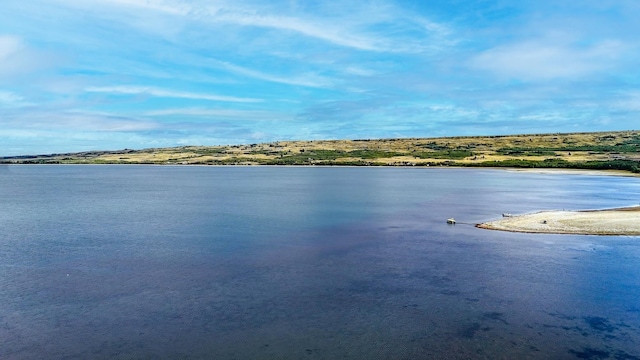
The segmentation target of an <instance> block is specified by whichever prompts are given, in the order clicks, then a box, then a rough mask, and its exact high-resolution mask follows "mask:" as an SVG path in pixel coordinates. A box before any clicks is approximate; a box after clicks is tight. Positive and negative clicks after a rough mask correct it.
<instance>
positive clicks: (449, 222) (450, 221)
mask: <svg viewBox="0 0 640 360" xmlns="http://www.w3.org/2000/svg"><path fill="white" fill-rule="evenodd" d="M455 223H456V219H454V218H449V219H447V224H455Z"/></svg>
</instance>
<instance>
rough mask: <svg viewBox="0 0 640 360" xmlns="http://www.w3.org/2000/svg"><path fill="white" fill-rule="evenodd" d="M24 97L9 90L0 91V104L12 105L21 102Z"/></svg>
mask: <svg viewBox="0 0 640 360" xmlns="http://www.w3.org/2000/svg"><path fill="white" fill-rule="evenodd" d="M23 100H24V98H23V97H22V96H20V95H16V94H15V93H13V92H11V91H0V104H3V103H4V104H7V105H13V104H16V103H22V101H23Z"/></svg>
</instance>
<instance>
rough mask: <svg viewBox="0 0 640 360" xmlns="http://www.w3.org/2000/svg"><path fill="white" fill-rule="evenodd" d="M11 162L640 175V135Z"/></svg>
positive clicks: (290, 145) (339, 143) (301, 144)
mask: <svg viewBox="0 0 640 360" xmlns="http://www.w3.org/2000/svg"><path fill="white" fill-rule="evenodd" d="M0 163H4V164H16V163H19V164H176V165H195V164H197V165H358V166H362V165H365V166H366V165H368V166H438V165H445V166H508V167H542V168H582V169H618V170H627V171H632V172H640V131H619V132H598V133H571V134H532V135H509V136H471V137H449V138H415V139H380V140H326V141H278V142H272V143H263V144H249V145H232V146H183V147H173V148H157V149H144V150H127V149H125V150H119V151H90V152H82V153H69V154H51V155H34V156H16V157H2V158H0Z"/></svg>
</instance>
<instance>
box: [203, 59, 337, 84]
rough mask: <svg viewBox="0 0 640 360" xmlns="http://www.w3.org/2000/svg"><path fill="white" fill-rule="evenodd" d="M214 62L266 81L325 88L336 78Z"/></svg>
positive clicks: (235, 71)
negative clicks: (277, 73)
mask: <svg viewBox="0 0 640 360" xmlns="http://www.w3.org/2000/svg"><path fill="white" fill-rule="evenodd" d="M212 63H214V64H215V65H217V66H219V67H221V68H224V69H226V70H229V71H232V72H234V73H236V74H239V75H243V76H247V77H251V78H254V79H259V80H264V81H270V82H275V83H281V84H287V85H299V86H307V87H315V88H325V87H333V86H334V82H335V80H332V79H330V78H327V77H325V76H320V75H317V74H304V75H295V76H291V77H287V76H278V75H274V74H270V73H266V72H263V71H258V70H253V69H250V68H247V67H244V66H239V65H235V64H232V63H229V62H225V61H214V60H212Z"/></svg>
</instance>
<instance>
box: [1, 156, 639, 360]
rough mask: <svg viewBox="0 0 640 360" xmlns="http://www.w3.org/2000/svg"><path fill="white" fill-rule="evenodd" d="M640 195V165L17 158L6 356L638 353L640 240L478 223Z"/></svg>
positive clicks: (10, 201)
mask: <svg viewBox="0 0 640 360" xmlns="http://www.w3.org/2000/svg"><path fill="white" fill-rule="evenodd" d="M639 202H640V179H638V178H633V177H613V176H596V175H578V174H575V175H572V174H537V173H531V172H516V171H505V170H488V169H482V170H478V169H432V168H426V169H425V168H341V167H334V168H315V167H170V166H166V167H164V166H8V167H4V168H2V169H0V358H1V359H37V358H40V359H45V358H46V359H113V358H120V359H263V358H267V359H269V358H270V359H338V358H341V359H378V358H380V359H418V358H430V359H470V358H485V359H498V358H503V359H515V358H519V359H527V358H529V359H551V358H553V359H576V358H578V359H640V238H639V237H608V236H567V235H540V234H518V233H506V232H497V231H489V230H481V229H477V228H475V227H473V226H472V225H468V224H467V223H469V224H473V223H478V222H483V221H488V220H493V219H496V218H499V217H500V215H501V213H504V212H509V213H512V214H520V213H526V212H534V211H539V210H552V209H593V208H606V207H619V206H629V205H637V204H638V203H639ZM449 217H455V218H456V219H457V220H458V221H459V222H461V223H459V224H457V225H454V226H452V225H447V224H446V219H447V218H449ZM639 221H640V220H639Z"/></svg>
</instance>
